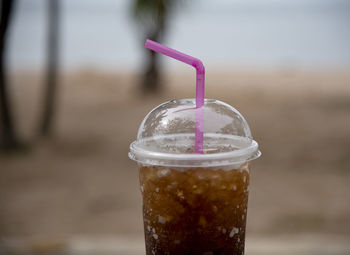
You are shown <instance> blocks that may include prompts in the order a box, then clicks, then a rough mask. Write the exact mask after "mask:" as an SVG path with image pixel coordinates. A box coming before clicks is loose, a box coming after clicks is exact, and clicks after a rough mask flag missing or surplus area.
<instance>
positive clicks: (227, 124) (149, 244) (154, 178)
mask: <svg viewBox="0 0 350 255" xmlns="http://www.w3.org/2000/svg"><path fill="white" fill-rule="evenodd" d="M195 106H196V105H195V99H181V100H172V101H169V102H166V103H164V104H162V105H160V106H158V107H156V108H155V109H153V110H152V111H151V112H150V113H149V114H148V115H147V116H146V117H145V119H144V120H143V122H142V124H141V125H140V128H139V131H138V135H137V140H136V141H134V142H133V143H132V144H131V145H130V153H129V157H130V158H131V159H133V160H135V161H137V162H138V165H139V171H140V187H141V193H142V197H143V219H144V231H145V242H146V254H147V255H154V254H156V255H158V254H176V255H182V254H206V255H209V254H244V246H245V229H246V219H247V204H248V191H249V182H250V175H249V168H250V166H249V162H250V161H251V160H253V159H255V158H257V157H259V156H260V154H261V153H260V151H259V150H258V144H257V142H255V141H254V140H253V139H252V137H251V133H250V129H249V126H248V124H247V122H246V121H245V119H244V117H243V116H242V115H241V114H240V113H239V112H238V111H237V110H236V109H235V108H233V107H232V106H230V105H228V104H225V103H223V102H221V101H217V100H205V102H204V105H203V106H202V111H203V118H204V119H203V123H204V127H203V153H202V154H198V153H195V151H194V147H195V135H194V130H195V126H196V107H195Z"/></svg>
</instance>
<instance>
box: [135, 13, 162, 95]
mask: <svg viewBox="0 0 350 255" xmlns="http://www.w3.org/2000/svg"><path fill="white" fill-rule="evenodd" d="M157 21H158V22H157V23H156V25H155V27H154V28H153V31H149V32H148V33H147V37H146V38H147V39H151V40H152V41H156V42H160V41H161V39H162V35H163V33H164V30H165V13H160V14H159V15H158V19H157ZM147 53H148V64H147V66H146V68H145V73H144V78H143V80H142V82H141V87H142V90H143V92H144V93H149V92H150V93H153V92H158V91H159V90H160V88H161V87H160V72H159V64H158V62H159V54H158V53H156V52H154V51H153V50H148V51H147Z"/></svg>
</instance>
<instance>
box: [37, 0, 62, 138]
mask: <svg viewBox="0 0 350 255" xmlns="http://www.w3.org/2000/svg"><path fill="white" fill-rule="evenodd" d="M46 3H47V6H48V26H47V29H48V30H47V35H48V37H47V64H46V68H47V70H46V77H45V79H46V81H45V90H44V102H43V113H42V119H41V122H40V134H41V135H44V136H47V135H50V133H51V131H52V125H53V119H54V116H55V106H56V94H57V83H58V64H59V63H58V51H59V45H58V43H59V42H58V40H59V32H60V31H59V15H60V8H59V7H60V6H59V0H48V1H47V2H46Z"/></svg>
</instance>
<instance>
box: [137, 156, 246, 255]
mask: <svg viewBox="0 0 350 255" xmlns="http://www.w3.org/2000/svg"><path fill="white" fill-rule="evenodd" d="M140 184H141V192H142V195H143V217H144V228H145V239H146V253H147V255H159V254H161V255H164V254H169V255H182V254H198V255H199V254H200V255H216V254H221V255H225V254H230V255H242V254H244V241H245V226H246V215H247V203H248V186H249V166H248V163H246V164H244V165H242V166H241V167H240V168H239V169H231V170H228V169H224V170H223V169H219V168H218V169H213V168H188V169H185V170H184V169H182V170H181V169H175V168H174V169H173V168H169V167H160V166H153V167H152V166H144V167H142V166H141V168H140Z"/></svg>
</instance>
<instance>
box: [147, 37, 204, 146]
mask: <svg viewBox="0 0 350 255" xmlns="http://www.w3.org/2000/svg"><path fill="white" fill-rule="evenodd" d="M145 47H146V48H147V49H150V50H153V51H155V52H158V53H161V54H163V55H166V56H168V57H171V58H174V59H176V60H179V61H181V62H183V63H186V64H188V65H191V66H193V67H194V68H196V124H195V145H194V151H195V152H196V153H203V121H204V118H203V109H201V107H202V106H203V105H204V81H205V68H204V65H203V63H202V61H200V60H199V59H197V58H194V57H191V56H189V55H186V54H184V53H182V52H179V51H177V50H174V49H171V48H169V47H166V46H164V45H162V44H159V43H157V42H154V41H152V40H149V39H147V40H146V42H145Z"/></svg>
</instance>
